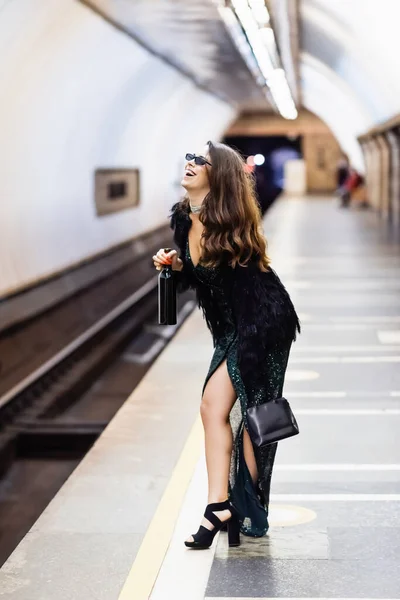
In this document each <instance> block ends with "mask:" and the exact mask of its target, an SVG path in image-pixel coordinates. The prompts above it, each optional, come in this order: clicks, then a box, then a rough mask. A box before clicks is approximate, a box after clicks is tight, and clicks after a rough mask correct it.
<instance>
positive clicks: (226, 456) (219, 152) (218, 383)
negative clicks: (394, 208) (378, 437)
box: [153, 142, 300, 549]
mask: <svg viewBox="0 0 400 600" xmlns="http://www.w3.org/2000/svg"><path fill="white" fill-rule="evenodd" d="M186 160H187V164H186V170H185V176H184V178H183V180H182V186H183V187H184V188H185V189H186V192H187V194H186V196H185V198H184V200H183V201H181V202H178V203H176V204H174V206H173V207H172V210H171V215H170V218H171V228H172V229H173V230H174V240H175V243H176V244H177V246H178V247H179V253H180V256H179V257H178V253H177V251H176V250H172V251H170V252H168V253H166V252H164V251H163V250H162V249H160V250H159V251H158V252H157V254H156V255H155V256H153V261H154V264H155V266H156V268H157V269H158V270H159V269H161V268H162V265H163V264H165V263H166V262H171V263H172V269H173V272H174V276H175V277H176V281H177V286H178V291H184V290H186V289H189V288H193V289H194V290H195V291H196V297H197V302H198V306H199V307H201V308H202V311H203V315H204V318H205V320H206V323H207V326H208V328H209V329H210V331H211V334H212V337H213V344H214V354H213V357H212V360H211V364H210V368H209V371H208V374H207V376H206V380H205V382H204V386H203V391H202V400H201V405H200V414H201V418H202V422H203V426H204V432H205V453H206V464H207V474H208V505H207V508H206V510H205V513H204V518H203V521H202V523H201V525H200V527H199V530H198V531H197V533H195V534H194V535H192V536H190V537H189V538H188V539H187V540H186V541H185V544H186V546H188V547H191V548H198V549H203V548H208V547H210V545H211V544H212V541H213V538H214V536H215V534H216V533H217V531H219V530H220V529H222V528H223V527H224V526H225V524H226V526H227V529H228V542H229V545H230V546H234V545H239V544H240V534H239V531H241V532H242V533H243V534H245V535H249V536H255V537H259V536H262V535H264V534H265V533H266V532H267V530H268V502H269V491H270V480H271V475H272V467H273V463H274V458H275V452H276V446H277V445H276V444H273V445H269V446H265V447H263V448H258V447H256V446H254V447H253V444H252V442H251V440H250V437H249V434H248V429H247V417H246V409H247V408H248V407H250V406H253V405H255V404H260V403H263V402H267V401H268V400H273V399H275V398H279V397H281V396H282V389H283V382H284V376H285V370H286V365H287V361H288V357H289V350H290V346H291V343H292V341H293V340H294V339H295V338H296V331H300V325H299V321H298V317H297V315H296V312H295V310H294V307H293V304H292V302H291V300H290V298H289V295H288V293H287V292H286V290H285V288H284V287H283V285H282V283H281V282H280V280H279V278H278V276H277V275H276V274H275V272H274V271H273V270H271V268H270V261H269V259H268V257H267V254H266V241H265V238H264V236H263V233H262V222H261V211H260V208H259V205H258V203H257V200H256V197H255V193H254V187H253V179H252V176H251V175H249V174H248V173H247V171H246V169H245V163H244V161H243V159H242V158H241V156H240V155H239V154H238V153H237V152H235V151H234V150H233V149H232V148H230V147H229V146H226V145H224V144H213V143H212V142H208V143H207V146H206V147H205V149H204V150H203V153H202V154H201V155H199V156H196V155H195V154H187V155H186Z"/></svg>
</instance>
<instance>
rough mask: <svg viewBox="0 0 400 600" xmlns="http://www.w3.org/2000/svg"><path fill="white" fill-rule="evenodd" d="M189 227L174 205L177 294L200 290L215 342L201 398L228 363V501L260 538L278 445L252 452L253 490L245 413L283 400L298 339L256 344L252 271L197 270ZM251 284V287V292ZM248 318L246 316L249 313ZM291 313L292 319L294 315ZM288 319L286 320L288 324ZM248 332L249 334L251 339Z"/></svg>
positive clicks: (284, 295)
mask: <svg viewBox="0 0 400 600" xmlns="http://www.w3.org/2000/svg"><path fill="white" fill-rule="evenodd" d="M186 217H187V218H186ZM191 223H192V221H191V219H190V217H189V216H188V213H187V211H185V209H184V208H183V207H182V206H181V204H177V205H174V207H173V208H172V218H171V226H172V227H173V229H174V233H175V236H174V237H175V241H176V243H177V244H178V245H179V247H180V249H181V253H180V258H181V259H182V262H183V269H182V271H181V272H174V275H175V277H176V280H177V284H178V290H179V289H181V290H182V289H187V288H189V287H192V288H194V289H195V290H196V294H197V300H198V305H199V307H201V308H202V309H203V314H204V317H205V319H206V322H207V325H208V327H209V329H210V331H211V333H212V336H213V344H214V353H213V356H212V359H211V364H210V367H209V370H208V373H207V376H206V379H205V382H204V385H203V390H202V394H203V393H204V390H205V387H206V385H207V382H208V380H209V379H210V377H211V376H212V375H213V373H214V372H215V370H216V369H217V368H218V366H219V365H220V364H221V363H222V362H223V361H224V360H226V361H227V370H228V374H229V377H230V379H231V381H232V385H233V387H234V390H235V392H236V396H237V399H236V401H235V403H234V405H233V407H232V409H231V412H230V415H229V419H230V424H231V426H232V433H233V451H232V456H231V468H230V476H229V496H230V498H231V500H232V502H233V503H234V504H235V506H236V507H237V509H238V511H239V513H240V518H241V531H242V533H243V534H245V535H249V536H254V537H260V536H263V535H265V533H266V532H267V530H268V503H269V493H270V483H271V475H272V468H273V464H274V459H275V454H276V449H277V444H272V445H269V446H266V447H264V448H257V447H255V446H253V449H254V453H255V459H256V463H257V468H258V481H257V482H256V485H254V484H253V481H252V478H251V475H250V473H249V470H248V468H247V465H246V462H245V460H244V453H243V432H244V428H245V427H246V428H247V419H246V409H247V408H248V407H249V406H253V405H255V404H261V403H263V402H266V401H268V400H272V399H274V398H278V397H280V396H282V392H283V383H284V377H285V371H286V366H287V362H288V358H289V351H290V346H291V343H292V340H293V339H294V337H295V333H293V332H292V335H291V336H288V337H286V336H284V335H282V336H281V339H278V342H275V343H273V344H271V345H268V344H262V343H261V342H262V340H261V339H258V340H257V336H258V334H257V333H256V339H253V338H254V333H255V332H254V329H255V324H256V319H255V315H254V318H253V319H252V318H251V306H252V303H251V302H250V298H252V297H253V296H254V294H256V295H257V294H258V291H257V286H255V285H254V284H255V281H254V280H251V277H252V276H253V275H254V273H253V274H251V276H250V280H249V273H250V270H249V271H248V270H247V269H245V268H243V267H241V268H240V269H241V271H240V273H241V275H243V274H244V273H246V275H245V278H244V279H243V278H242V277H241V276H238V274H237V272H236V271H235V269H232V268H231V267H227V266H226V265H221V266H218V267H212V268H211V267H205V266H203V265H201V264H197V265H196V266H195V265H194V264H193V262H192V259H191V256H190V250H189V240H188V231H189V229H190V226H191ZM235 273H236V275H235ZM278 281H279V280H278ZM249 283H250V284H251V283H252V284H253V285H252V286H251V285H250V286H248V284H249ZM279 283H280V282H279ZM280 285H281V286H282V284H280ZM281 292H282V295H281V298H280V301H281V303H282V302H283V301H284V300H285V301H286V302H287V301H288V295H287V292H286V290H284V288H283V286H282V290H281ZM289 302H290V299H289ZM257 304H258V310H259V311H260V310H261V312H262V305H260V304H259V303H258V301H257ZM244 305H246V306H247V307H248V309H249V311H250V315H249V317H250V320H248V318H246V319H243V310H242V309H243V306H244ZM290 305H291V302H290ZM290 305H288V307H289V308H290ZM239 306H240V309H239ZM245 312H246V314H247V311H245ZM278 313H279V311H278ZM293 313H294V314H292V315H291V317H292V319H293V318H294V315H295V312H294V309H293ZM278 316H279V314H278ZM289 316H290V315H287V318H289ZM280 318H282V316H281V317H280ZM295 320H296V323H295V326H296V327H298V321H297V315H296V319H295ZM256 329H257V328H256ZM258 329H259V328H258ZM246 330H249V331H248V333H247V334H246ZM249 338H250V339H249ZM257 341H258V342H259V346H258V347H253V348H252V350H251V353H252V354H254V353H255V355H256V357H257V358H256V359H254V358H252V357H251V356H250V357H249V356H247V355H246V351H247V354H248V350H246V349H247V347H248V344H249V343H250V344H253V346H254V343H255V344H257ZM249 358H250V365H252V367H254V368H252V367H250V368H248V364H249ZM256 371H257V375H256Z"/></svg>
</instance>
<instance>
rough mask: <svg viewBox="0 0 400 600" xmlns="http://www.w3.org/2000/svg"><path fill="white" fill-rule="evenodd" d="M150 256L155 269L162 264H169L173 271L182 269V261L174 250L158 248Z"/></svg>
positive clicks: (159, 268)
mask: <svg viewBox="0 0 400 600" xmlns="http://www.w3.org/2000/svg"><path fill="white" fill-rule="evenodd" d="M152 258H153V262H154V266H155V268H156V269H157V271H160V270H161V269H162V268H163V266H164V265H171V267H172V270H173V271H182V269H183V262H182V261H181V259H180V258H178V253H177V251H176V250H170V249H169V248H160V250H159V251H158V252H157V254H155V255H154V256H153V257H152Z"/></svg>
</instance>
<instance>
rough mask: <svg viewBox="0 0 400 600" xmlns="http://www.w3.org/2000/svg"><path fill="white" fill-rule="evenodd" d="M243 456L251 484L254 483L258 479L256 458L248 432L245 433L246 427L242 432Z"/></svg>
mask: <svg viewBox="0 0 400 600" xmlns="http://www.w3.org/2000/svg"><path fill="white" fill-rule="evenodd" d="M243 454H244V459H245V461H246V464H247V468H248V469H249V472H250V475H251V478H252V480H253V483H256V481H257V479H258V468H257V463H256V458H255V456H254V450H253V444H252V443H251V439H250V436H249V432H248V431H247V429H246V427H244V430H243Z"/></svg>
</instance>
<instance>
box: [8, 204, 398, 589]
mask: <svg viewBox="0 0 400 600" xmlns="http://www.w3.org/2000/svg"><path fill="white" fill-rule="evenodd" d="M265 232H266V234H267V237H268V238H269V240H270V255H271V257H272V261H273V266H274V267H275V269H276V270H277V271H278V273H279V275H280V276H281V278H282V279H283V281H284V283H285V284H286V285H287V287H288V288H289V290H290V292H291V295H292V298H293V300H294V302H295V305H296V308H297V309H298V311H299V313H300V317H301V320H302V324H303V333H302V335H301V336H300V338H299V341H298V342H297V343H296V344H295V345H294V347H293V352H292V355H291V360H290V363H289V368H288V373H287V378H286V385H285V395H286V397H287V398H288V399H289V400H290V401H291V404H292V407H293V409H294V411H295V413H296V416H297V418H298V421H299V426H300V429H301V435H299V436H297V437H296V438H293V439H290V440H285V441H283V442H281V443H280V444H279V448H278V453H277V462H276V466H275V469H274V475H273V480H272V497H271V510H270V522H271V528H270V531H269V534H268V535H267V536H265V537H264V538H261V539H253V538H247V537H245V536H242V545H241V546H240V547H239V548H232V549H228V547H227V540H226V533H220V534H219V536H218V538H217V539H216V540H215V541H214V544H213V547H212V548H211V549H210V550H207V551H199V552H196V551H191V550H188V549H186V547H185V546H184V544H183V540H184V539H185V538H186V537H187V536H188V535H189V534H190V533H192V532H193V531H195V530H196V529H197V527H198V524H199V521H200V518H201V514H202V512H203V510H204V506H205V502H206V471H205V461H204V454H203V432H202V427H201V422H200V419H199V416H198V405H199V401H200V393H201V388H202V383H203V381H204V377H205V374H206V372H207V370H208V365H209V361H210V358H211V354H212V344H211V339H210V336H209V333H208V331H207V330H206V329H205V324H204V322H203V320H202V318H201V315H200V313H199V312H198V311H196V312H195V313H194V314H193V315H192V316H191V317H190V318H189V319H188V320H187V321H186V322H185V323H184V325H183V326H182V328H181V329H180V330H179V331H178V333H177V335H176V337H175V339H174V341H173V342H172V343H171V344H170V345H169V346H168V347H167V348H166V350H165V351H164V352H163V353H162V355H161V356H160V358H159V359H158V360H157V362H156V363H155V364H154V365H153V367H152V368H151V369H150V370H149V371H148V373H147V375H146V376H145V378H144V379H143V381H142V382H141V383H140V385H139V386H138V387H137V388H136V390H135V391H134V393H133V394H132V395H131V397H130V398H129V399H128V401H127V402H126V403H125V405H124V406H123V407H122V409H121V410H120V411H119V413H118V414H117V415H116V417H115V418H114V420H113V421H112V422H111V424H110V425H109V427H108V428H107V429H106V431H105V432H104V434H103V435H102V437H101V438H100V439H99V440H98V442H97V443H96V444H95V446H94V447H93V449H92V450H91V451H90V452H89V453H88V455H87V456H86V457H85V459H84V461H83V462H82V463H81V464H80V465H79V467H78V468H77V469H76V470H75V471H74V473H73V474H72V476H71V477H70V479H69V480H68V481H67V483H66V484H65V485H64V486H63V488H62V489H61V490H60V492H59V494H58V495H57V496H56V497H55V498H54V500H53V501H52V502H51V504H50V505H49V507H48V508H47V510H46V511H45V512H44V513H43V515H42V516H41V517H40V519H39V520H38V521H37V523H36V524H35V525H34V527H33V528H32V530H31V531H30V533H29V534H28V535H27V536H26V538H25V539H24V540H23V541H22V542H21V544H20V545H19V546H18V548H17V549H16V550H15V552H14V553H13V555H12V556H11V557H10V559H9V560H8V561H7V563H6V564H5V565H4V566H3V568H2V569H1V571H0V596H2V597H5V598H10V599H13V600H50V599H51V600H54V599H55V598H57V600H72V599H73V600H80V599H85V600H86V599H87V600H91V599H92V598H93V599H101V600H103V599H107V600H108V599H109V600H113V599H117V598H119V599H120V600H128V599H130V600H144V599H148V598H150V599H151V600H204V599H205V598H206V599H207V600H216V599H219V598H221V599H222V598H224V599H228V598H240V599H241V600H246V599H247V600H248V599H250V598H262V599H267V598H268V599H271V598H282V599H283V598H308V599H311V598H376V599H378V598H379V599H390V598H392V599H395V598H400V569H399V566H398V565H399V561H400V441H399V433H398V432H399V430H400V427H399V426H400V367H399V363H400V245H399V242H398V241H396V240H395V239H394V236H393V235H391V234H390V232H389V231H388V230H387V229H386V226H385V225H384V224H383V223H382V222H380V221H379V219H378V217H377V216H376V215H374V214H372V213H370V212H368V211H357V210H354V209H352V210H350V211H347V210H341V209H339V208H338V206H337V203H336V201H335V200H332V199H322V198H302V199H282V200H280V201H279V202H277V203H276V205H275V206H274V207H273V209H272V210H271V211H270V212H269V213H268V215H267V217H266V221H265Z"/></svg>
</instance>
